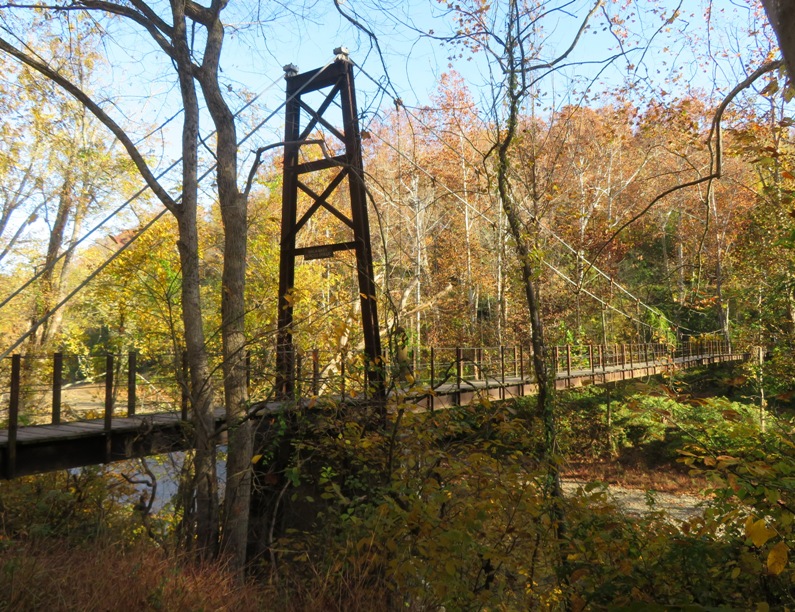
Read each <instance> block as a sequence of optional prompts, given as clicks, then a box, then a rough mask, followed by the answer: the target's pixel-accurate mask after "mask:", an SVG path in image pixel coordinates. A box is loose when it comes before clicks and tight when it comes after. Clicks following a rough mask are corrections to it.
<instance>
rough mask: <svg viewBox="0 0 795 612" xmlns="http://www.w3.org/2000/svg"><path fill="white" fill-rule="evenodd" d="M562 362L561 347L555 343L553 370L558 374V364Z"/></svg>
mask: <svg viewBox="0 0 795 612" xmlns="http://www.w3.org/2000/svg"><path fill="white" fill-rule="evenodd" d="M559 363H560V347H559V346H557V345H555V348H554V349H553V350H552V370H553V371H554V372H555V374H556V375H557V373H558V365H559Z"/></svg>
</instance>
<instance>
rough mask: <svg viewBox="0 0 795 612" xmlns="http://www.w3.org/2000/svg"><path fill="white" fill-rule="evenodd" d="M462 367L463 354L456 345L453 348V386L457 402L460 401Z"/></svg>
mask: <svg viewBox="0 0 795 612" xmlns="http://www.w3.org/2000/svg"><path fill="white" fill-rule="evenodd" d="M462 367H463V355H462V350H461V348H460V347H456V349H455V388H456V393H457V394H458V399H457V402H460V401H461V379H462V371H461V369H462Z"/></svg>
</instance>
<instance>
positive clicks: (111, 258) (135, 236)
mask: <svg viewBox="0 0 795 612" xmlns="http://www.w3.org/2000/svg"><path fill="white" fill-rule="evenodd" d="M334 61H336V58H334V59H331V60H330V61H328V62H327V63H326V64H325V65H324V66H323V67H322V68H321V69H320V70H318V71H317V72H316V73H315V75H313V76H312V78H310V79H308V80H307V82H306V83H304V84H303V85H302V86H301V87H300V88H299V89H297V90H296V91H295V92H294V93H293V94H292V95H291V96H290V97H288V98H286V99H285V100H284V101H283V102H281V103H280V104H279V105H278V106H277V107H276V109H274V110H273V111H272V112H271V113H270V114H269V115H268V116H267V117H266V118H265V119H264V120H263V121H260V122H259V123H258V124H257V125H256V126H254V128H253V129H252V130H251V131H250V132H249V133H248V134H246V135H245V136H244V137H243V139H242V140H241V141H240V143H238V144H242V143H243V142H245V141H246V140H248V139H249V138H250V137H251V136H252V135H253V134H254V132H256V131H257V130H259V129H260V128H261V127H262V126H263V125H264V124H265V123H267V122H268V121H270V120H271V119H272V118H273V117H274V116H275V115H276V113H278V112H279V111H280V110H281V109H282V108H283V107H284V106H286V105H287V104H288V103H289V102H291V101H292V100H293V99H295V97H296V96H299V95H301V93H302V92H303V91H304V89H306V88H307V87H308V86H309V85H310V84H311V83H312V82H313V81H314V80H315V79H316V78H317V77H318V76H319V75H320V74H321V73H322V72H323V71H324V70H325V69H326V68H328V67H329V66H330V65H331V64H333V63H334ZM281 78H283V77H277V78H276V79H275V80H274V81H273V82H272V83H271V84H270V85H268V87H267V88H266V89H265V90H263V91H262V92H261V93H260V94H259V95H260V96H261V95H263V94H264V93H265V92H266V91H268V89H270V88H271V87H272V86H273V85H275V84H276V82H277V81H279V80H280V79H281ZM254 100H255V98H254V99H252V100H250V101H249V102H248V103H246V105H244V106H243V107H242V108H241V109H240V110H239V111H238V112H237V113H236V114H235V115H234V117H237V116H238V115H239V114H240V113H241V112H243V110H245V109H246V108H247V107H248V106H251V104H253V102H254ZM214 133H215V131H213V132H212V133H211V134H210V136H212V134H214ZM180 161H181V158H180ZM176 163H178V162H175V164H176ZM175 164H172V166H173V165H175ZM217 167H218V164H217V162H216V163H213V164H212V165H211V166H210V167H209V168H208V169H207V170H206V171H205V172H204V173H203V174H202V175H201V176H199V178H198V180H197V182H198V183H201V181H203V180H204V179H205V178H207V177H208V176H209V175H210V174H211V173H212V172H213V171H214V170H215V169H216V168H217ZM144 191H145V189H141V190H140V191H139V193H138V194H137V195H140V194H141V193H143V192H144ZM134 197H137V196H134ZM181 200H182V196H181V195H180V196H179V197H177V198H176V200H175V201H176V202H177V203H178V202H180V201H181ZM131 201H132V198H131V199H130V200H128V202H125V204H124V205H123V206H126V205H127V204H128V203H129V202H131ZM166 212H167V209H166V208H163V209H161V210H160V212H159V213H158V214H157V215H155V217H154V218H152V219H151V220H150V221H149V222H148V223H147V224H146V225H145V226H143V227H141V228H140V229H139V230H138V231H137V232H136V233H135V234H133V236H132V237H131V238H130V239H129V240H128V241H127V242H126V243H125V244H124V245H122V246H121V248H119V249H118V250H117V251H115V252H114V253H113V254H111V255H110V256H109V257H108V258H107V259H106V260H105V261H104V262H103V263H102V264H100V265H99V266H98V267H97V268H96V269H95V270H94V271H93V272H91V274H89V275H88V277H86V279H84V281H83V282H81V283H80V284H79V285H78V286H77V287H76V288H75V289H74V290H73V291H71V292H70V293H69V294H68V295H67V296H66V297H65V298H63V299H62V300H61V301H60V302H59V303H58V304H57V305H55V306H54V307H53V308H51V309H50V310H49V311H47V312H46V313H45V314H44V315H43V316H42V317H41V318H40V319H39V320H37V321H36V322H34V323H33V325H31V327H30V329H29V330H28V331H27V332H25V333H24V334H22V336H20V337H19V338H17V340H16V341H15V342H14V343H13V344H12V345H11V346H10V347H9V348H8V349H6V350H5V351H3V352H2V353H0V359H3V358H5V357H7V356H8V355H9V354H11V352H12V351H13V350H14V349H16V348H17V347H18V346H19V345H21V344H22V343H23V342H24V341H25V340H27V339H28V338H29V337H30V336H32V335H33V334H34V333H36V331H37V330H38V329H39V327H41V325H42V324H43V323H45V322H46V321H48V320H49V319H50V317H51V316H52V315H53V314H55V313H56V312H57V311H58V310H60V309H61V308H62V307H63V306H64V305H65V304H66V303H67V302H69V301H70V300H71V299H72V298H73V297H74V296H75V295H77V293H78V292H79V291H80V290H82V289H83V287H85V286H86V285H87V284H88V283H89V282H90V281H92V280H93V279H94V278H96V276H97V275H98V274H99V273H100V272H102V270H104V269H105V268H106V267H107V266H108V265H110V263H111V262H113V261H114V260H115V259H116V258H117V257H118V256H119V255H121V254H122V253H123V252H124V251H126V250H127V249H128V248H129V247H130V246H131V245H132V244H133V243H134V242H135V241H136V240H137V239H138V238H140V237H141V236H142V235H143V234H144V232H146V231H147V230H148V229H149V228H151V227H152V226H153V225H154V224H155V222H157V221H158V220H159V219H160V218H161V217H162V216H163V215H164V214H165V213H166ZM95 229H96V228H95ZM92 231H94V230H92ZM29 284H30V283H28V284H27V285H29ZM27 285H26V286H27ZM5 303H7V301H6V302H4V303H3V304H2V305H4V304H5ZM2 305H0V308H2Z"/></svg>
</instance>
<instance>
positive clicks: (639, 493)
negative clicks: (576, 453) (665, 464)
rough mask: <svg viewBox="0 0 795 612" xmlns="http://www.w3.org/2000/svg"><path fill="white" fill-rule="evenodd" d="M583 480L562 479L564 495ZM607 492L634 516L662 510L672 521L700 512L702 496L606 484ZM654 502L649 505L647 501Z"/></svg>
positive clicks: (576, 488) (578, 486)
mask: <svg viewBox="0 0 795 612" xmlns="http://www.w3.org/2000/svg"><path fill="white" fill-rule="evenodd" d="M585 484H586V483H585V482H583V481H577V480H564V481H563V492H564V494H566V495H572V494H574V493H575V492H576V491H577V490H578V489H579V488H580V487H584V486H585ZM607 494H608V496H609V497H610V499H612V501H613V502H614V503H615V504H616V506H618V507H619V508H621V509H623V510H624V512H626V513H627V514H633V515H636V516H639V515H642V514H646V513H647V512H654V511H659V510H662V511H664V512H665V513H666V514H667V515H668V516H670V517H671V519H673V520H674V521H677V522H679V521H686V520H688V519H690V518H693V517H694V516H699V515H700V514H701V513H702V512H703V509H702V506H701V505H702V504H703V503H704V501H705V500H704V498H703V497H698V496H696V495H687V494H681V495H679V494H673V493H661V492H657V491H653V492H652V493H651V494H650V495H649V494H648V493H647V492H646V491H643V490H642V489H627V488H624V487H620V486H618V485H608V486H607ZM649 499H652V500H653V501H654V503H653V504H652V505H651V506H650V505H649V503H648V501H649Z"/></svg>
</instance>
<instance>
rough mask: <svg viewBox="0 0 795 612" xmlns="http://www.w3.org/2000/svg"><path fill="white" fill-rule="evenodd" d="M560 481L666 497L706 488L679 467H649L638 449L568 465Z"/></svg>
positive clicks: (568, 463)
mask: <svg viewBox="0 0 795 612" xmlns="http://www.w3.org/2000/svg"><path fill="white" fill-rule="evenodd" d="M563 477H564V478H571V479H574V480H578V481H585V482H592V481H597V482H605V483H607V484H614V485H620V486H622V487H626V488H629V489H644V490H654V491H662V492H665V493H689V494H696V493H699V492H700V491H702V490H703V489H704V488H705V487H706V486H707V481H706V480H705V479H704V478H700V477H697V476H693V475H691V474H690V473H689V472H688V470H687V469H686V468H684V467H683V466H680V465H678V464H674V463H656V462H654V464H652V465H650V464H649V461H648V458H647V456H645V455H644V453H643V452H642V451H641V450H639V449H624V450H623V451H622V453H621V454H620V455H619V456H618V457H612V458H607V459H594V460H591V461H568V462H567V463H566V465H565V466H564V470H563Z"/></svg>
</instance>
